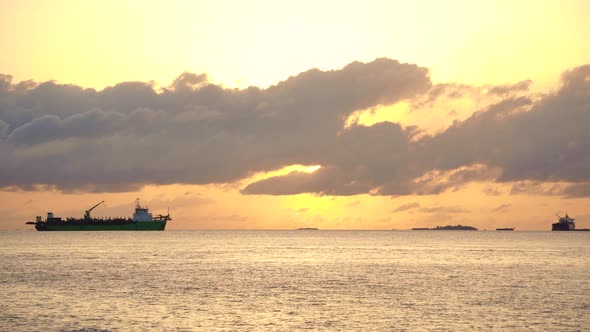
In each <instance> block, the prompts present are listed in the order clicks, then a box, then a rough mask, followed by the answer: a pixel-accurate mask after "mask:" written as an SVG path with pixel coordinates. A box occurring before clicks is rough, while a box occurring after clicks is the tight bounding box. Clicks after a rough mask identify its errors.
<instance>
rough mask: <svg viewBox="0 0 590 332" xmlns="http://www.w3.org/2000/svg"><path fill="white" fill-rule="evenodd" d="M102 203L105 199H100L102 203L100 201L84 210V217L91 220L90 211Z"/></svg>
mask: <svg viewBox="0 0 590 332" xmlns="http://www.w3.org/2000/svg"><path fill="white" fill-rule="evenodd" d="M102 203H104V201H100V203H98V204H96V205H95V206H93V207H91V208H90V209H88V210H86V211H84V219H86V220H89V219H90V211H92V210H94V209H95V208H96V207H97V206H99V205H100V204H102Z"/></svg>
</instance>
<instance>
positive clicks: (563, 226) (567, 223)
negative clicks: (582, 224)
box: [551, 213, 576, 231]
mask: <svg viewBox="0 0 590 332" xmlns="http://www.w3.org/2000/svg"><path fill="white" fill-rule="evenodd" d="M555 215H556V216H557V218H559V219H558V220H557V222H556V223H554V224H551V230H552V231H574V230H576V221H575V219H574V218H570V216H568V215H567V213H566V214H565V217H560V216H559V215H558V214H557V213H556V214H555Z"/></svg>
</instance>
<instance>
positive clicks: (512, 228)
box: [496, 227, 514, 231]
mask: <svg viewBox="0 0 590 332" xmlns="http://www.w3.org/2000/svg"><path fill="white" fill-rule="evenodd" d="M496 230H497V231H513V230H514V227H504V228H496Z"/></svg>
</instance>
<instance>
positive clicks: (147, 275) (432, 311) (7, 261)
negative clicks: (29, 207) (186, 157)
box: [0, 231, 590, 331]
mask: <svg viewBox="0 0 590 332" xmlns="http://www.w3.org/2000/svg"><path fill="white" fill-rule="evenodd" d="M589 254H590V232H580V233H551V232H465V231H463V232H461V231H414V232H412V231H165V232H74V233H65V232H32V231H6V232H0V266H1V267H2V268H1V269H0V286H1V287H0V298H1V299H2V300H0V330H10V331H34V330H47V329H50V330H62V331H120V330H121V331H123V330H124V331H127V330H138V331H139V330H172V331H192V330H212V329H231V330H233V329H240V330H297V329H312V330H408V331H419V330H440V331H456V330H473V329H485V330H498V329H506V330H527V329H533V330H553V331H575V330H583V329H585V328H588V326H589V325H588V322H589V316H588V315H589V314H588V313H589V312H590V284H589V283H588V280H590V260H589Z"/></svg>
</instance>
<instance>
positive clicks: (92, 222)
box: [27, 199, 172, 231]
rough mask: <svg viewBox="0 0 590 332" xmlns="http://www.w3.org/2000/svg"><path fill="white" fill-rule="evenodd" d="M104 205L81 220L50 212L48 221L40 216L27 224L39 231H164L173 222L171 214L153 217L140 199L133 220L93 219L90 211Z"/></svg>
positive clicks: (87, 213) (86, 213) (87, 211)
mask: <svg viewBox="0 0 590 332" xmlns="http://www.w3.org/2000/svg"><path fill="white" fill-rule="evenodd" d="M102 203H104V201H102V202H100V203H98V204H96V205H95V206H93V207H91V208H90V209H88V210H86V212H85V213H84V218H81V219H77V218H66V219H62V218H60V217H54V216H53V213H51V212H48V213H47V219H46V220H41V217H40V216H38V217H37V220H36V221H35V222H32V221H29V222H27V224H29V225H35V229H36V230H38V231H163V230H164V229H165V228H166V223H167V222H168V221H169V220H172V219H171V218H170V214H168V215H165V216H164V215H157V216H155V217H153V216H152V214H151V213H149V210H148V208H147V207H142V206H140V205H139V199H137V201H136V202H135V213H133V218H107V219H97V218H91V217H90V211H92V210H93V209H94V208H96V207H97V206H99V205H100V204H102Z"/></svg>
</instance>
